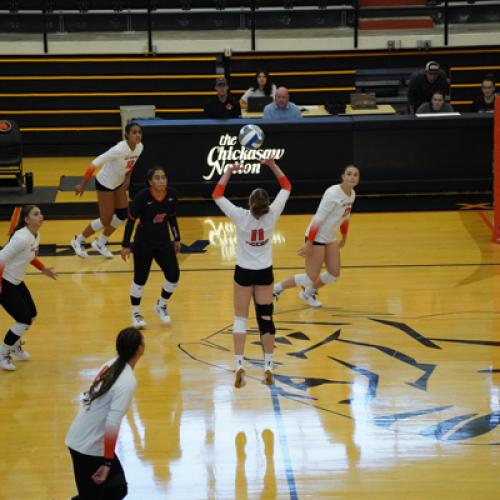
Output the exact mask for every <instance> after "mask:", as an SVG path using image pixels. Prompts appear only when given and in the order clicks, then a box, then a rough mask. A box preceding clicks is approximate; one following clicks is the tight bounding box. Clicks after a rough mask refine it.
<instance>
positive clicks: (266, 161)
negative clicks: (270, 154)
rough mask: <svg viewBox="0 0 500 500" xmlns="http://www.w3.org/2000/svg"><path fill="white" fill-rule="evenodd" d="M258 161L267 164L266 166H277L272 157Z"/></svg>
mask: <svg viewBox="0 0 500 500" xmlns="http://www.w3.org/2000/svg"><path fill="white" fill-rule="evenodd" d="M260 163H261V164H262V165H267V166H268V167H271V168H272V167H277V166H278V165H276V162H275V161H274V158H266V159H265V160H260Z"/></svg>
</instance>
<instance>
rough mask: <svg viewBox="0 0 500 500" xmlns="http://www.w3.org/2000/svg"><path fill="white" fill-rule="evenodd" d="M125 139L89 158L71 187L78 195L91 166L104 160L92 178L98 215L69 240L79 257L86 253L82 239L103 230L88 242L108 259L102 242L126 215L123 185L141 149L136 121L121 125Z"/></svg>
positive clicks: (95, 165) (126, 183)
mask: <svg viewBox="0 0 500 500" xmlns="http://www.w3.org/2000/svg"><path fill="white" fill-rule="evenodd" d="M125 139H126V140H124V141H121V142H119V143H117V144H116V145H115V146H113V147H112V148H111V149H109V150H108V151H106V152H105V153H103V154H102V155H101V156H98V157H97V158H96V159H95V160H92V163H91V164H90V166H89V167H88V168H87V170H86V172H85V174H84V175H83V179H82V181H81V182H80V184H78V186H76V188H75V194H76V195H77V196H82V195H83V193H84V191H85V188H86V186H87V183H88V182H89V180H90V179H91V178H92V175H93V174H94V171H95V169H96V168H97V167H98V166H100V165H102V164H104V166H103V168H101V169H100V170H99V172H97V175H96V179H95V188H96V191H97V203H98V205H99V218H98V219H94V220H93V221H92V222H91V223H90V224H89V225H88V226H87V227H86V228H85V229H84V230H83V231H82V232H81V233H80V234H78V235H77V236H75V237H74V238H73V239H72V240H71V246H72V247H73V250H74V251H75V253H76V255H78V256H79V257H83V258H86V257H88V253H87V251H86V249H85V240H86V239H87V238H88V237H89V236H91V235H93V234H94V233H96V232H97V231H101V230H103V232H102V234H101V235H100V236H99V237H98V238H96V239H95V240H94V241H93V242H92V248H93V249H94V250H96V251H97V252H99V253H100V254H101V255H103V256H104V257H106V258H108V259H111V258H112V257H113V254H112V253H111V252H110V251H109V249H108V247H107V245H106V244H107V242H108V238H109V237H110V236H111V234H113V232H114V231H115V230H116V229H117V228H118V227H120V225H121V224H123V223H124V222H125V221H126V219H127V207H128V197H127V189H128V186H129V184H130V175H131V173H132V169H133V168H134V165H135V163H136V162H137V160H138V158H139V156H140V155H141V153H142V150H143V145H142V142H141V141H142V128H141V127H140V125H138V124H137V123H129V124H128V125H127V126H126V127H125Z"/></svg>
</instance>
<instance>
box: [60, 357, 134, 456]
mask: <svg viewBox="0 0 500 500" xmlns="http://www.w3.org/2000/svg"><path fill="white" fill-rule="evenodd" d="M115 359H116V358H115ZM115 359H112V360H111V361H108V362H107V363H105V364H104V365H103V366H102V367H101V369H100V370H99V374H100V373H102V371H103V370H104V369H105V368H106V367H109V366H111V365H112V364H113V363H114V361H115ZM136 387H137V381H136V379H135V376H134V372H133V370H132V368H131V367H130V365H129V364H128V363H127V364H126V365H125V368H124V369H123V371H122V372H121V373H120V376H119V377H118V379H117V380H116V382H115V383H114V384H113V385H112V387H111V389H110V390H109V391H108V392H106V393H105V394H103V395H102V396H100V397H98V398H97V399H95V400H94V401H92V403H91V404H90V406H87V405H84V404H83V403H82V406H81V407H80V409H79V410H78V413H77V415H76V417H75V419H74V420H73V423H72V424H71V426H70V428H69V431H68V434H67V436H66V441H65V442H66V446H68V447H69V448H71V449H72V450H75V451H78V452H79V453H83V454H84V455H92V456H96V457H102V456H104V442H105V439H110V440H113V442H114V441H116V438H117V436H118V431H119V430H120V424H121V421H122V418H123V416H124V415H125V414H126V413H127V411H128V409H129V407H130V404H131V402H132V398H133V397H134V393H135V389H136ZM113 448H114V446H113Z"/></svg>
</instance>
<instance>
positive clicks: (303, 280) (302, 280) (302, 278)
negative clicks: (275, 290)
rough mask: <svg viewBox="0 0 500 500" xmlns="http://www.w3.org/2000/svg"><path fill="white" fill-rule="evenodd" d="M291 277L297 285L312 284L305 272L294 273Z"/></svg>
mask: <svg viewBox="0 0 500 500" xmlns="http://www.w3.org/2000/svg"><path fill="white" fill-rule="evenodd" d="M293 278H294V280H295V284H296V285H297V286H311V285H312V284H313V283H312V281H311V278H309V276H307V274H296V275H295V276H294V277H293Z"/></svg>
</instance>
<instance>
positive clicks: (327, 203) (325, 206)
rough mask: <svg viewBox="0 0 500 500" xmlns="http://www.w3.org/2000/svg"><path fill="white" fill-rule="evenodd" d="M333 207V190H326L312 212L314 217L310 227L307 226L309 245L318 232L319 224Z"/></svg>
mask: <svg viewBox="0 0 500 500" xmlns="http://www.w3.org/2000/svg"><path fill="white" fill-rule="evenodd" d="M334 208H335V200H334V194H333V191H328V190H327V191H326V192H325V194H324V195H323V197H322V198H321V201H320V203H319V206H318V209H317V210H316V213H315V214H314V217H313V219H312V223H311V227H310V228H309V231H308V233H307V235H306V238H307V242H308V243H310V244H311V245H312V244H313V243H314V239H315V238H316V235H317V234H318V231H319V229H320V227H321V224H323V222H324V221H325V219H326V218H327V217H328V214H329V213H330V212H331V211H332V210H333V209H334Z"/></svg>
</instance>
